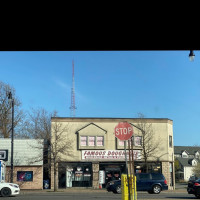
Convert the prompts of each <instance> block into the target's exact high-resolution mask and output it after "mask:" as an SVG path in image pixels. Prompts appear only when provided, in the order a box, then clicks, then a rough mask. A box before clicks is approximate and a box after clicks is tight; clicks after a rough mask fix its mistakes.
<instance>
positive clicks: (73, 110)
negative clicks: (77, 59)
mask: <svg viewBox="0 0 200 200" xmlns="http://www.w3.org/2000/svg"><path fill="white" fill-rule="evenodd" d="M70 110H71V112H70V116H71V117H75V110H76V106H75V89H74V60H72V90H71V106H70Z"/></svg>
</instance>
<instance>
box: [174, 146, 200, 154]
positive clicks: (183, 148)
mask: <svg viewBox="0 0 200 200" xmlns="http://www.w3.org/2000/svg"><path fill="white" fill-rule="evenodd" d="M183 151H187V152H188V153H189V155H194V154H195V153H196V152H197V151H199V152H200V147H194V146H174V154H181V153H182V152H183Z"/></svg>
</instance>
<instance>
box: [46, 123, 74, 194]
mask: <svg viewBox="0 0 200 200" xmlns="http://www.w3.org/2000/svg"><path fill="white" fill-rule="evenodd" d="M69 132H70V129H69V124H67V125H65V126H64V127H63V125H62V124H61V123H59V122H54V123H53V125H52V138H51V142H50V146H51V159H52V165H53V169H54V191H57V189H58V185H57V180H56V178H57V177H58V163H60V162H63V161H67V160H66V159H65V158H64V157H63V156H65V157H66V156H68V157H69V156H70V157H72V156H73V154H72V151H71V150H72V146H73V141H72V140H70V139H69V138H68V134H69Z"/></svg>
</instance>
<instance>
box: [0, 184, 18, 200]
mask: <svg viewBox="0 0 200 200" xmlns="http://www.w3.org/2000/svg"><path fill="white" fill-rule="evenodd" d="M19 193H20V188H19V185H18V184H15V183H4V182H0V196H2V197H9V196H15V195H18V194H19Z"/></svg>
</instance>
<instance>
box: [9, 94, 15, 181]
mask: <svg viewBox="0 0 200 200" xmlns="http://www.w3.org/2000/svg"><path fill="white" fill-rule="evenodd" d="M8 99H9V100H10V101H11V105H12V134H11V173H10V182H11V183H13V144H14V99H13V98H12V93H11V92H9V94H8Z"/></svg>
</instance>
